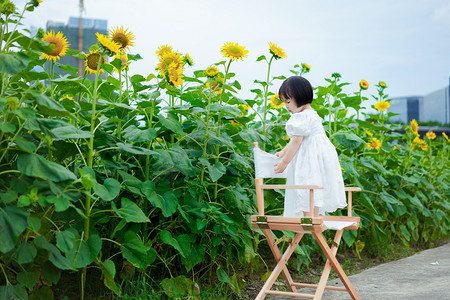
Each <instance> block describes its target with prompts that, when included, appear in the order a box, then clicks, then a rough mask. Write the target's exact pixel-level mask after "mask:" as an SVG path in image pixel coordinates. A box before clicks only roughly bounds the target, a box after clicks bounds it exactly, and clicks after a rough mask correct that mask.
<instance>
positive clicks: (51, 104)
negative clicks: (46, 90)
mask: <svg viewBox="0 0 450 300" xmlns="http://www.w3.org/2000/svg"><path fill="white" fill-rule="evenodd" d="M30 93H31V95H32V96H34V97H35V98H36V102H37V104H38V105H39V108H40V109H42V107H44V108H46V109H47V110H45V112H46V113H48V114H50V115H58V116H59V115H66V114H67V110H66V108H65V107H64V106H62V104H61V103H59V102H58V101H55V100H54V99H52V98H50V97H48V96H47V95H45V94H43V93H41V92H39V91H35V90H31V91H30Z"/></svg>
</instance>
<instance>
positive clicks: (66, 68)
mask: <svg viewBox="0 0 450 300" xmlns="http://www.w3.org/2000/svg"><path fill="white" fill-rule="evenodd" d="M56 65H57V66H58V67H59V68H60V69H61V70H63V71H66V72H69V73H72V74H75V75H77V74H78V69H77V68H74V67H72V66H71V65H69V64H67V65H62V64H59V63H57V64H56Z"/></svg>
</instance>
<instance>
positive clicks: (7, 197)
mask: <svg viewBox="0 0 450 300" xmlns="http://www.w3.org/2000/svg"><path fill="white" fill-rule="evenodd" d="M17 196H18V194H17V191H14V190H9V191H6V192H2V193H0V200H2V202H3V203H5V204H7V203H11V202H14V201H16V200H17Z"/></svg>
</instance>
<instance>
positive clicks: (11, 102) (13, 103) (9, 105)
mask: <svg viewBox="0 0 450 300" xmlns="http://www.w3.org/2000/svg"><path fill="white" fill-rule="evenodd" d="M17 107H19V99H17V97H8V98H7V99H6V103H5V109H6V110H10V111H13V110H16V109H17Z"/></svg>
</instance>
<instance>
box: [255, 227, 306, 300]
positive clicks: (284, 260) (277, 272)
mask: <svg viewBox="0 0 450 300" xmlns="http://www.w3.org/2000/svg"><path fill="white" fill-rule="evenodd" d="M267 231H269V234H268V235H270V236H271V231H270V230H267ZM264 234H266V233H265V232H264ZM303 235H304V234H303V233H297V234H296V235H295V237H294V239H293V240H292V241H291V243H290V244H289V246H288V248H287V249H286V251H284V253H283V256H281V257H280V258H279V259H277V260H278V263H277V265H276V267H275V269H273V271H272V274H270V276H269V278H268V279H267V281H266V282H265V283H264V286H263V287H262V289H261V291H260V292H259V294H258V296H257V297H256V298H255V300H262V299H264V298H266V291H268V290H270V288H271V287H272V285H273V283H274V282H275V280H276V279H277V278H278V276H279V275H280V273H281V272H282V271H283V273H287V274H288V276H289V278H290V277H291V276H290V274H289V271H288V270H287V267H286V263H287V262H288V260H289V258H290V257H291V255H292V253H294V250H295V247H297V245H298V243H299V242H300V240H301V239H302V237H303ZM266 238H267V235H266ZM272 240H273V236H272ZM268 241H269V239H268ZM269 246H270V249H272V252H274V253H276V252H278V253H279V254H280V250H279V249H278V247H277V246H276V245H275V243H269ZM275 249H276V250H275ZM291 281H292V278H291Z"/></svg>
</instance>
